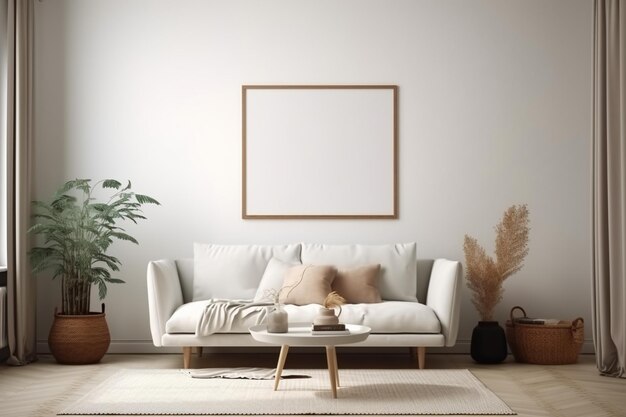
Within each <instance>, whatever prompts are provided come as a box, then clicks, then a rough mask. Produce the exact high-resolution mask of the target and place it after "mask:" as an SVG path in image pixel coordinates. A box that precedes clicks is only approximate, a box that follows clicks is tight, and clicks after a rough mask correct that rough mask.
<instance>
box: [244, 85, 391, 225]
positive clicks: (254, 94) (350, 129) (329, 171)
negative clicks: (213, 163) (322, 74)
mask: <svg viewBox="0 0 626 417" xmlns="http://www.w3.org/2000/svg"><path fill="white" fill-rule="evenodd" d="M397 93H398V87H397V86H395V85H323V86H313V85H244V86H242V137H243V143H242V147H243V156H242V158H243V160H242V168H243V169H242V171H243V172H242V218H244V219H344V218H345V219H396V218H398V195H397V142H398V140H397V136H398V129H397V125H398V123H397V120H398V118H397V102H398V98H397V95H398V94H397Z"/></svg>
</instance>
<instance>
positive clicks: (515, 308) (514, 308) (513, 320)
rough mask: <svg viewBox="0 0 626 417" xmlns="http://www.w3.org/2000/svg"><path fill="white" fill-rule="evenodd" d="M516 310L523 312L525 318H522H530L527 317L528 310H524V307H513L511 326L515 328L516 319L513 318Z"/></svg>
mask: <svg viewBox="0 0 626 417" xmlns="http://www.w3.org/2000/svg"><path fill="white" fill-rule="evenodd" d="M515 310H522V314H523V316H522V317H528V316H527V315H526V310H524V309H523V308H522V307H520V306H515V307H513V308H512V309H511V326H515V317H514V316H513V312H514V311H515Z"/></svg>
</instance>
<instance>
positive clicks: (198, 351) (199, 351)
mask: <svg viewBox="0 0 626 417" xmlns="http://www.w3.org/2000/svg"><path fill="white" fill-rule="evenodd" d="M196 352H197V353H198V357H199V358H201V357H202V346H198V347H197V348H196Z"/></svg>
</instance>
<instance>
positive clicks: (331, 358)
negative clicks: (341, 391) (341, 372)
mask: <svg viewBox="0 0 626 417" xmlns="http://www.w3.org/2000/svg"><path fill="white" fill-rule="evenodd" d="M326 362H327V363H328V374H329V376H330V386H331V388H332V390H333V398H337V369H336V366H337V365H336V363H335V347H334V346H326Z"/></svg>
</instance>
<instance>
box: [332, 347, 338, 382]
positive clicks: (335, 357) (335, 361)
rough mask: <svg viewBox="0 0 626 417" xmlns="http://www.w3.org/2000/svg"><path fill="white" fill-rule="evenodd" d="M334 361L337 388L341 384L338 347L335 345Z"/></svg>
mask: <svg viewBox="0 0 626 417" xmlns="http://www.w3.org/2000/svg"><path fill="white" fill-rule="evenodd" d="M333 363H334V365H335V380H336V381H337V388H339V387H340V384H339V365H338V364H337V349H335V347H334V346H333Z"/></svg>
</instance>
